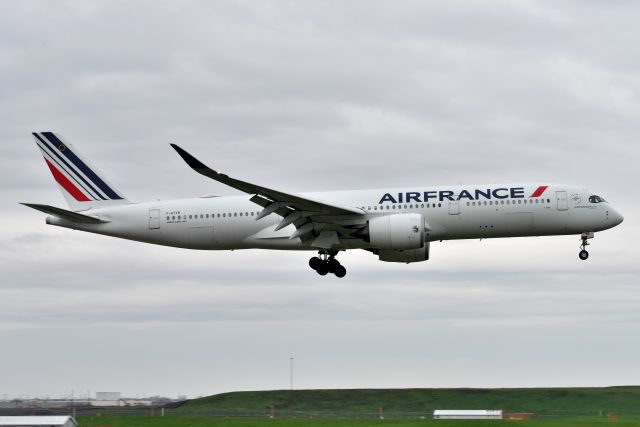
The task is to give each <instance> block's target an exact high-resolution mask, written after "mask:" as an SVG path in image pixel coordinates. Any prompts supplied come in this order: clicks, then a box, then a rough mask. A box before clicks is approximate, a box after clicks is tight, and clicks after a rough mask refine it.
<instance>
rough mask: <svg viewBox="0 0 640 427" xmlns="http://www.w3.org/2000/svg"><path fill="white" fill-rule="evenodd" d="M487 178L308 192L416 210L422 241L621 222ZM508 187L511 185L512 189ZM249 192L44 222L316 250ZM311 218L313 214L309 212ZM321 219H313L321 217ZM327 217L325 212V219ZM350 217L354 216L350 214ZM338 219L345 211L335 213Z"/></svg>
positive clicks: (554, 194)
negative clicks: (484, 181) (485, 181)
mask: <svg viewBox="0 0 640 427" xmlns="http://www.w3.org/2000/svg"><path fill="white" fill-rule="evenodd" d="M540 188H541V187H540V186H538V185H537V184H501V185H500V184H491V185H465V186H447V187H415V188H414V187H411V188H397V189H381V190H355V191H334V192H323V193H308V194H303V196H308V197H311V198H313V199H316V200H327V201H331V202H334V203H340V204H342V205H348V206H353V207H355V208H360V209H362V210H364V211H365V212H366V217H367V219H371V218H374V217H377V216H382V215H390V214H399V213H418V214H421V215H422V218H423V219H424V226H425V230H426V233H425V240H426V241H436V240H448V239H477V238H495V237H517V236H546V235H563V234H580V233H586V232H595V231H601V230H605V229H608V228H611V227H614V226H615V225H617V224H619V223H620V222H622V216H621V215H620V214H619V213H618V212H617V211H616V210H615V209H614V208H613V207H611V205H609V204H608V203H606V202H598V203H592V202H590V200H589V199H590V197H591V195H592V193H590V192H589V191H587V190H586V189H584V188H580V187H575V186H570V185H562V184H546V185H545V189H544V191H543V192H542V194H539V195H536V191H538V192H539V191H540V190H539V189H540ZM514 189H515V190H514ZM250 198H251V196H247V195H242V196H232V197H203V198H194V199H180V200H165V201H156V202H146V203H136V204H129V205H120V206H113V207H104V208H100V209H93V210H90V211H85V212H82V213H83V214H86V215H91V216H96V217H99V218H100V219H103V220H107V221H108V222H104V223H99V224H82V223H75V222H71V221H68V220H64V219H60V218H57V217H55V216H52V217H48V218H47V222H48V223H49V224H54V225H58V226H62V227H68V228H74V229H79V230H83V231H87V232H91V233H98V234H104V235H108V236H114V237H120V238H124V239H130V240H137V241H141V242H147V243H153V244H158V245H166V246H174V247H181V248H191V249H205V250H225V249H250V248H261V249H282V250H316V249H317V248H314V247H312V246H311V245H309V243H308V241H307V242H305V241H302V240H301V239H300V238H293V239H290V236H291V235H292V234H293V232H294V231H295V228H294V226H293V225H289V226H287V227H285V228H282V229H281V230H279V231H274V228H275V227H276V225H277V224H278V223H279V222H280V221H281V220H282V218H281V217H280V216H279V215H277V214H275V213H272V214H270V215H268V216H266V217H264V218H262V219H260V220H257V221H256V216H257V214H258V212H260V211H261V210H262V208H261V207H260V206H258V205H256V204H255V203H253V202H251V201H250V200H249V199H250ZM316 219H317V218H316ZM321 219H322V218H320V220H321ZM327 219H330V218H327ZM353 220H354V223H355V222H362V217H361V216H359V217H358V216H356V215H354V218H353ZM341 221H342V223H343V224H345V221H346V223H347V224H348V221H349V218H348V217H345V216H342V217H341ZM371 248H372V246H371V244H370V242H369V241H367V239H366V238H361V237H360V238H358V237H354V238H347V239H340V244H339V245H338V246H336V247H334V248H333V249H337V250H341V249H371Z"/></svg>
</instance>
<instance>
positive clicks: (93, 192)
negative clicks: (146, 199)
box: [33, 132, 131, 212]
mask: <svg viewBox="0 0 640 427" xmlns="http://www.w3.org/2000/svg"><path fill="white" fill-rule="evenodd" d="M33 137H34V138H35V140H36V144H37V145H38V148H40V151H41V152H42V155H43V156H44V161H45V162H46V163H47V166H49V170H50V171H51V174H52V175H53V178H54V179H55V180H56V182H57V183H58V185H59V186H60V191H62V195H63V196H64V198H65V199H66V200H67V204H68V205H69V208H71V209H72V210H73V211H75V212H78V211H84V210H87V209H93V208H100V207H105V206H114V205H122V204H129V203H131V202H130V201H129V200H128V199H127V198H126V197H125V196H124V195H123V194H122V193H121V192H120V191H119V190H118V189H117V188H116V187H114V186H113V185H112V184H110V183H109V182H108V181H107V180H106V179H105V178H104V176H103V175H102V174H101V173H100V172H99V171H98V170H97V169H96V168H94V167H93V166H92V165H91V163H89V162H88V161H87V160H86V159H85V158H84V157H83V156H82V155H80V153H79V152H78V150H77V149H76V148H75V147H73V146H72V145H71V144H69V143H67V142H65V141H64V140H63V139H62V138H61V137H60V136H59V135H56V134H54V133H53V132H34V133H33Z"/></svg>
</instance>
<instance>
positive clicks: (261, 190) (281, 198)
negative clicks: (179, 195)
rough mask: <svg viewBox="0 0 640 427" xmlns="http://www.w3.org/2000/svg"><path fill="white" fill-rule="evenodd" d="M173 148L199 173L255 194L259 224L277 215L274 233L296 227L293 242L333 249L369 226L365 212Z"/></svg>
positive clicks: (175, 147)
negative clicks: (240, 175)
mask: <svg viewBox="0 0 640 427" xmlns="http://www.w3.org/2000/svg"><path fill="white" fill-rule="evenodd" d="M171 146H172V147H173V148H174V149H175V150H176V151H177V152H178V154H179V155H180V157H182V159H183V160H184V161H185V162H186V163H187V165H189V166H190V167H191V168H192V169H193V170H195V171H196V172H198V173H200V174H202V175H204V176H206V177H209V178H211V179H213V180H216V181H218V182H221V183H223V184H226V185H228V186H230V187H233V188H235V189H237V190H240V191H242V192H245V193H247V194H253V197H251V201H252V202H254V203H256V204H258V205H260V206H262V208H263V209H262V211H261V212H260V213H259V214H258V215H257V217H256V221H257V220H259V219H261V218H264V217H265V216H267V215H270V214H272V213H275V214H277V215H280V216H282V217H283V218H282V221H281V222H280V223H279V224H278V225H277V226H276V228H275V231H277V230H280V229H282V228H284V227H286V226H288V225H290V224H293V225H294V226H295V227H296V231H295V232H294V233H293V234H291V236H289V238H290V239H294V238H296V237H300V238H301V239H302V240H303V241H304V240H309V243H310V244H311V246H314V247H321V248H330V247H332V246H335V245H337V244H339V240H340V238H353V235H354V234H356V232H357V231H358V230H360V229H361V228H362V227H364V226H365V225H366V219H365V212H364V211H363V210H362V209H359V208H357V207H352V206H347V205H342V204H338V203H333V202H328V201H324V200H318V199H314V198H311V197H307V196H301V195H297V194H290V193H285V192H283V191H279V190H274V189H271V188H267V187H263V186H260V185H257V184H252V183H250V182H246V181H241V180H239V179H235V178H231V177H230V176H228V175H225V174H222V173H220V172H218V171H215V170H213V169H211V168H209V167H208V166H207V165H205V164H204V163H202V162H201V161H199V160H198V159H196V158H195V157H193V156H192V155H191V154H189V153H187V152H186V151H185V150H183V149H182V148H180V147H179V146H177V145H175V144H171Z"/></svg>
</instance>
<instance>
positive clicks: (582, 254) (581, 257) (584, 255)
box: [578, 249, 589, 261]
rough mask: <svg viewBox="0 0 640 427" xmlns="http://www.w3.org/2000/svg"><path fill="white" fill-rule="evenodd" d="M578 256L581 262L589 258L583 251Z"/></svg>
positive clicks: (587, 253)
mask: <svg viewBox="0 0 640 427" xmlns="http://www.w3.org/2000/svg"><path fill="white" fill-rule="evenodd" d="M578 256H579V257H580V259H581V260H583V261H584V260H586V259H587V258H589V252H587V251H585V250H584V249H583V250H581V251H580V253H579V254H578Z"/></svg>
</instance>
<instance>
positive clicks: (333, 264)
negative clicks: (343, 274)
mask: <svg viewBox="0 0 640 427" xmlns="http://www.w3.org/2000/svg"><path fill="white" fill-rule="evenodd" d="M327 266H328V267H329V273H335V272H336V271H338V269H339V268H340V267H341V265H340V263H339V262H338V260H337V259H335V258H331V259H329V261H327Z"/></svg>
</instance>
